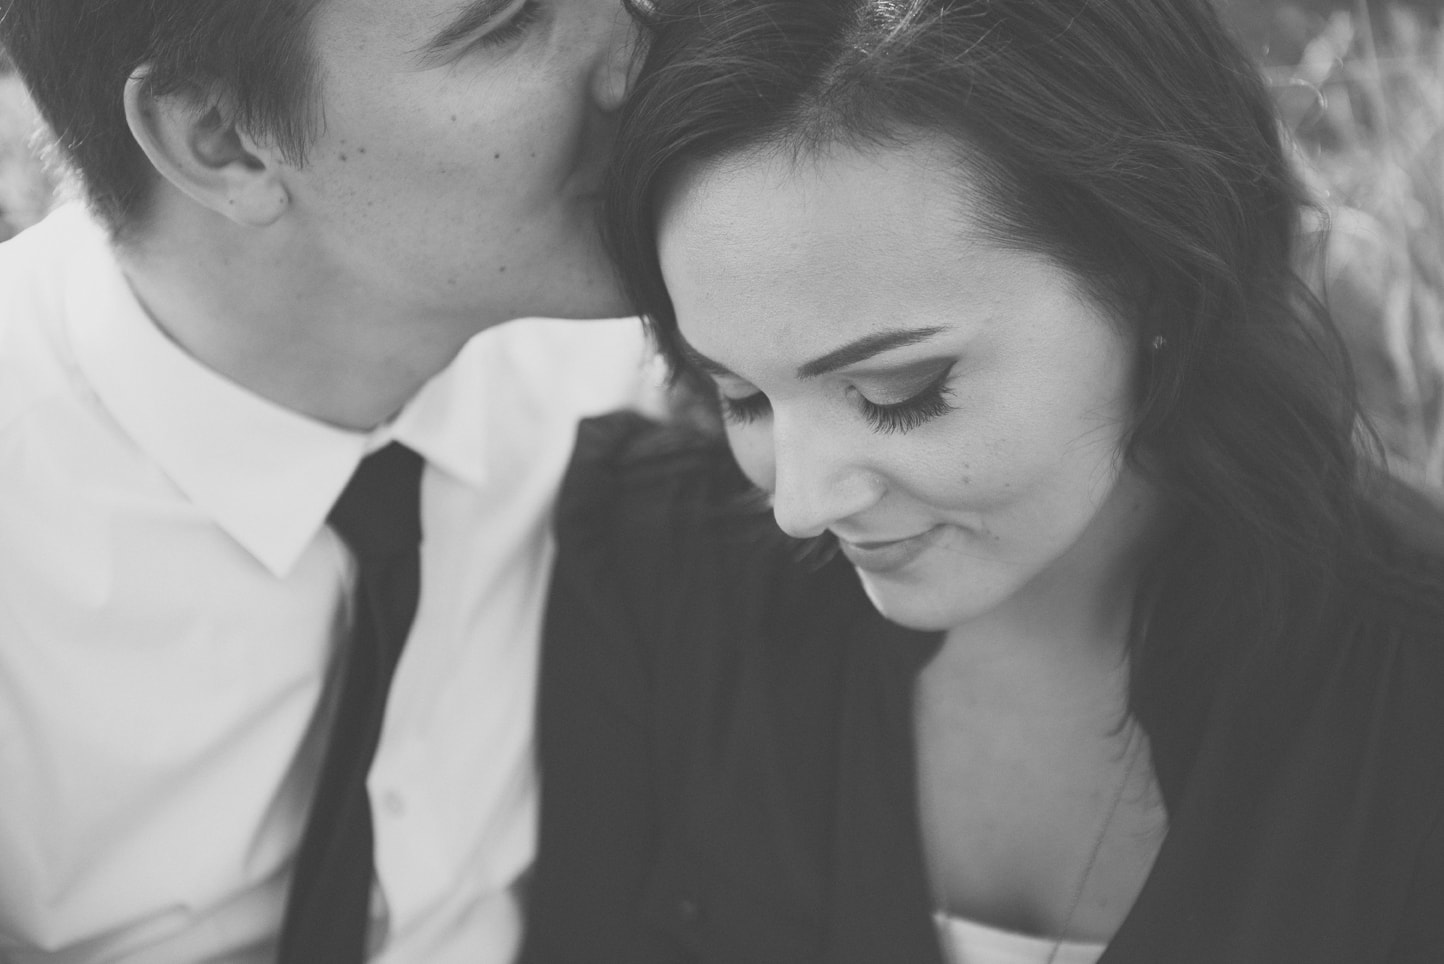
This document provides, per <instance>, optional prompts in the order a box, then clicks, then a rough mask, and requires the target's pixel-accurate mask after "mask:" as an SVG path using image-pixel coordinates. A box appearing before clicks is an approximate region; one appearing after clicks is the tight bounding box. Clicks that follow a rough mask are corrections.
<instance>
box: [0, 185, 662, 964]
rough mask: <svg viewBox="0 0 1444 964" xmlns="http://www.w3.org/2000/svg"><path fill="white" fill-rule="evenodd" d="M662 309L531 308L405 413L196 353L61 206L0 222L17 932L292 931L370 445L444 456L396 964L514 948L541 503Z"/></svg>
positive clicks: (70, 940)
mask: <svg viewBox="0 0 1444 964" xmlns="http://www.w3.org/2000/svg"><path fill="white" fill-rule="evenodd" d="M645 357H646V350H645V346H644V343H643V339H642V336H641V331H640V326H639V325H638V324H637V322H636V321H635V320H624V321H608V322H553V321H520V322H512V323H509V324H507V325H503V326H500V327H499V328H496V329H493V330H491V331H488V332H486V333H484V334H482V335H480V336H478V337H477V338H476V339H475V340H473V341H472V342H471V343H470V344H469V345H468V346H467V347H466V348H465V350H464V351H463V352H462V353H461V354H460V355H459V356H458V357H457V359H456V361H455V362H454V363H453V364H452V365H451V366H450V367H449V368H448V369H447V370H446V371H444V372H442V373H441V374H440V375H438V376H437V377H436V378H434V379H433V380H432V381H431V382H429V383H428V384H427V385H426V386H425V387H424V388H423V389H422V391H421V392H420V393H419V394H418V395H417V396H416V398H415V399H414V400H413V401H412V402H411V403H410V404H409V405H408V406H407V407H406V408H405V409H404V410H403V411H402V412H401V413H400V414H399V415H398V417H397V418H396V419H395V420H394V421H393V422H391V423H390V424H389V425H388V426H387V427H386V428H384V429H383V430H378V431H377V432H372V433H353V432H347V431H342V430H339V429H336V428H334V427H330V426H327V425H324V424H321V423H318V422H315V421H312V420H310V419H307V418H305V417H302V416H300V415H297V414H296V413H294V412H291V411H289V410H286V409H283V408H280V407H278V406H276V405H273V404H271V403H270V402H267V401H266V400H264V399H262V398H260V397H258V396H256V395H254V394H252V393H250V392H248V391H246V390H245V389H243V388H241V387H239V386H237V385H235V384H234V383H231V382H229V381H227V380H225V379H223V378H221V377H220V376H218V375H217V374H215V373H214V372H213V371H211V370H210V369H208V368H206V367H204V366H203V365H201V364H199V363H198V362H196V361H195V360H194V359H192V358H191V357H190V356H189V355H187V354H186V353H185V352H183V351H182V350H180V349H179V348H178V347H177V346H176V345H175V344H174V343H172V342H171V341H170V340H169V339H167V338H166V337H165V336H164V335H163V334H162V333H161V332H160V331H159V330H158V329H157V328H156V327H155V326H154V325H153V324H152V322H151V321H150V320H149V318H148V317H147V316H146V314H145V313H144V311H143V310H142V308H141V307H140V305H139V304H138V303H137V302H136V300H135V298H134V297H133V295H132V294H131V292H130V290H129V288H128V286H127V284H126V282H125V279H124V277H123V276H122V275H121V273H120V271H119V269H118V267H117V266H116V264H115V261H114V259H113V257H112V255H111V252H110V250H109V248H108V246H107V244H106V242H105V239H104V237H103V234H102V233H101V231H100V229H99V228H98V227H97V226H95V225H94V224H93V223H92V222H91V221H90V220H89V219H88V218H87V217H86V216H85V215H84V213H83V212H81V211H79V210H78V209H73V208H72V209H65V210H62V211H60V212H58V213H57V214H56V215H53V216H52V217H51V218H50V219H48V220H47V221H46V222H44V223H42V224H40V225H38V226H36V227H35V228H32V229H31V230H30V231H28V232H26V233H24V234H22V235H20V236H19V237H18V238H16V239H15V240H13V241H10V242H8V243H7V244H5V245H4V246H0V961H4V962H7V964H29V962H36V961H45V962H66V964H69V962H75V964H80V962H106V964H169V962H176V964H197V962H222V961H224V962H252V961H268V960H271V959H272V958H273V957H274V941H275V934H276V931H277V929H278V927H279V923H280V919H281V914H282V910H283V907H284V902H285V895H286V886H287V882H288V879H289V874H290V865H291V859H292V855H293V852H294V849H295V846H296V844H297V841H298V838H299V836H300V832H301V827H302V823H303V820H304V816H305V809H306V806H307V802H308V800H309V798H310V794H311V791H312V789H313V784H314V780H315V777H316V770H317V766H318V763H319V759H320V755H321V753H322V750H323V743H324V738H325V724H326V712H325V710H326V707H324V706H320V705H319V704H320V702H321V701H320V699H319V697H320V694H321V693H322V690H323V685H324V683H325V680H326V677H327V674H328V672H329V671H330V670H331V667H332V660H331V654H332V651H333V648H334V647H335V645H336V643H337V642H338V640H341V639H343V638H344V637H345V633H346V626H347V621H348V618H349V614H348V598H349V593H348V587H349V585H350V581H351V579H352V577H353V574H354V573H353V564H352V562H351V559H350V557H349V555H348V553H347V552H346V550H345V548H344V547H343V545H342V544H341V542H340V541H339V539H338V538H337V537H336V536H335V535H334V534H333V533H332V532H331V531H330V530H329V529H328V528H326V526H325V518H326V514H327V512H328V511H329V510H330V507H331V505H332V503H333V502H334V501H335V499H336V497H337V496H338V495H339V494H340V492H341V490H342V488H343V487H344V486H345V484H346V482H347V480H348V479H349V478H350V476H351V473H352V472H353V470H354V469H355V468H356V465H357V463H358V462H359V460H360V459H361V457H362V456H363V455H364V454H365V453H366V452H368V451H370V450H373V449H375V448H377V447H379V446H381V445H383V444H385V443H386V442H387V441H389V440H391V439H393V438H394V439H397V440H399V441H401V442H404V443H405V444H407V445H409V446H410V447H411V448H413V449H415V450H416V451H417V452H419V453H420V454H421V455H422V456H423V457H424V458H425V459H426V470H425V474H424V476H423V482H422V526H423V532H424V544H423V547H422V587H421V599H420V604H419V607H418V610H417V615H416V619H415V622H414V624H413V627H412V630H411V635H410V638H409V641H408V643H407V647H406V650H405V652H404V653H403V655H402V658H401V663H400V666H399V667H398V670H397V674H396V678H395V681H394V683H393V685H392V688H391V697H390V701H389V704H388V708H387V714H386V721H385V726H384V730H383V734H382V737H381V744H380V748H379V750H378V752H377V755H376V759H375V763H374V765H373V767H372V770H371V776H370V781H369V788H370V794H371V801H372V807H373V813H374V817H375V832H376V868H377V877H378V886H377V888H376V892H375V895H374V900H373V911H374V919H375V925H374V926H373V928H372V930H373V934H372V939H373V948H375V950H376V959H377V960H379V961H382V962H385V964H453V962H455V964H462V962H466V964H499V962H506V961H509V960H511V959H512V957H513V956H514V954H515V951H516V948H517V945H518V941H519V934H520V928H521V918H520V912H519V906H518V894H517V892H516V891H517V884H518V880H519V878H520V877H521V876H522V875H523V874H524V873H525V871H526V869H527V867H528V865H529V864H530V862H531V860H532V853H533V836H534V827H535V804H536V799H535V798H536V780H535V776H534V773H533V766H532V757H531V740H532V707H533V689H534V684H535V680H536V657H537V645H538V638H539V630H540V621H541V613H542V605H543V599H544V596H545V592H546V588H547V581H548V575H549V569H550V564H551V558H552V545H551V541H550V535H549V526H548V515H549V511H550V509H551V506H552V503H553V499H554V497H555V493H556V489H557V486H558V484H559V481H560V476H561V473H562V471H563V470H564V468H565V465H566V463H567V459H568V456H569V454H570V451H571V445H572V439H573V431H574V427H575V423H576V421H577V419H578V418H579V417H582V416H584V415H587V414H593V413H599V412H602V411H607V410H610V409H613V408H617V407H621V406H624V405H627V404H631V403H633V402H635V401H637V400H638V398H639V397H640V395H642V394H643V393H645V392H646V391H647V387H646V386H647V382H648V375H647V374H646V368H645V364H644V360H645Z"/></svg>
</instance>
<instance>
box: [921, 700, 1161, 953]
mask: <svg viewBox="0 0 1444 964" xmlns="http://www.w3.org/2000/svg"><path fill="white" fill-rule="evenodd" d="M1137 732H1138V722H1137V721H1136V720H1134V719H1133V718H1132V717H1131V716H1130V717H1129V718H1128V738H1127V739H1126V740H1125V741H1124V743H1123V754H1124V756H1125V757H1127V760H1128V763H1127V765H1125V766H1124V768H1123V776H1122V777H1120V778H1119V780H1118V786H1117V788H1116V789H1115V790H1114V791H1113V799H1112V801H1111V802H1110V803H1109V804H1108V810H1107V812H1106V813H1104V815H1103V822H1102V823H1101V824H1100V825H1099V827H1098V832H1097V834H1095V835H1094V837H1093V845H1092V847H1090V848H1089V850H1088V859H1087V861H1085V862H1084V864H1083V872H1082V873H1081V874H1079V875H1078V883H1077V884H1076V885H1075V886H1074V887H1073V896H1072V898H1071V899H1070V900H1069V901H1068V911H1067V913H1066V914H1064V915H1063V925H1062V927H1060V928H1059V930H1058V938H1057V940H1055V941H1054V942H1053V947H1052V948H1051V949H1050V950H1049V951H1048V960H1047V962H1046V964H1054V961H1056V960H1057V958H1058V954H1059V952H1060V951H1062V950H1063V944H1064V943H1065V942H1066V941H1067V938H1068V928H1069V926H1070V925H1072V923H1073V915H1074V914H1076V913H1077V912H1078V905H1079V904H1080V903H1082V901H1083V892H1084V891H1085V890H1086V889H1087V887H1088V878H1089V877H1091V876H1092V875H1093V865H1094V864H1096V863H1097V862H1098V856H1099V854H1101V853H1102V852H1103V841H1105V840H1107V839H1108V828H1109V827H1110V826H1112V824H1113V817H1114V816H1115V815H1116V814H1117V812H1118V807H1119V805H1120V804H1121V803H1122V802H1123V794H1124V792H1125V791H1126V790H1127V789H1128V778H1129V777H1131V776H1132V775H1133V763H1134V761H1135V760H1136V759H1137V758H1138V754H1137V753H1136V752H1134V749H1133V738H1134V736H1135V735H1137ZM919 804H920V805H921V799H920V800H919ZM928 862H929V863H931V862H932V861H931V858H929V861H928ZM933 877H934V879H935V880H936V881H937V887H938V890H939V891H940V893H938V894H937V895H936V896H937V897H940V898H941V901H940V903H941V905H942V915H943V918H944V919H945V920H946V918H947V916H948V908H949V907H951V906H952V899H951V895H949V894H948V881H947V877H946V875H944V874H943V873H941V872H940V869H939V868H936V867H935V868H934V873H933ZM939 937H940V940H939V941H938V943H939V944H940V945H941V946H942V950H943V956H944V957H945V958H947V962H948V964H961V962H959V961H958V960H957V958H956V956H955V954H954V949H953V942H952V937H951V935H950V934H948V933H946V932H944V933H943V934H941V935H939Z"/></svg>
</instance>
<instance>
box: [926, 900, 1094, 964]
mask: <svg viewBox="0 0 1444 964" xmlns="http://www.w3.org/2000/svg"><path fill="white" fill-rule="evenodd" d="M933 919H934V921H936V922H937V925H938V940H940V941H942V943H943V946H944V947H945V948H947V949H949V950H950V952H951V953H944V954H943V959H944V960H946V961H948V962H949V964H1098V958H1100V957H1102V956H1103V951H1104V949H1105V948H1106V947H1107V945H1106V944H1093V943H1084V942H1082V941H1064V942H1063V943H1061V944H1059V943H1058V942H1057V941H1055V940H1052V939H1051V938H1044V937H1033V936H1030V935H1028V934H1017V933H1014V932H1013V931H1005V930H999V929H998V928H996V927H988V926H986V925H984V924H977V923H974V922H973V921H970V920H967V919H965V918H962V917H949V916H947V915H946V914H943V913H942V912H938V913H936V914H934V915H933ZM1055 946H1056V947H1057V952H1056V953H1054V947H1055ZM1050 955H1051V956H1050Z"/></svg>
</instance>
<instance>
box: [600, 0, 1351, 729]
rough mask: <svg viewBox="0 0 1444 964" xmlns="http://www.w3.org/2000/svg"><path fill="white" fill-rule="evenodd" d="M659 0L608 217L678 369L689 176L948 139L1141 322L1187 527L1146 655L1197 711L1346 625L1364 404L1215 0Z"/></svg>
mask: <svg viewBox="0 0 1444 964" xmlns="http://www.w3.org/2000/svg"><path fill="white" fill-rule="evenodd" d="M638 13H639V15H640V16H642V18H643V19H644V20H645V21H646V23H647V26H648V33H649V40H650V45H649V47H648V48H647V51H646V54H645V61H644V63H643V65H642V68H641V72H640V77H639V80H638V83H637V86H636V89H635V92H634V94H633V95H632V97H631V100H630V103H629V104H628V106H627V108H626V110H625V113H624V118H623V123H622V131H621V135H620V138H619V147H618V149H617V152H616V154H615V159H614V164H613V167H612V172H611V182H610V183H611V190H610V196H609V198H608V231H609V238H610V242H611V245H612V248H613V251H614V254H615V257H616V260H617V262H618V264H619V266H620V271H621V273H622V276H623V280H624V283H625V284H626V286H627V287H628V289H629V290H630V292H631V294H632V296H633V297H634V298H635V300H636V303H637V304H638V305H639V306H640V309H641V311H642V312H643V314H644V315H645V317H646V318H647V319H648V321H649V323H650V325H651V328H652V330H653V332H654V335H655V338H656V340H657V342H658V343H659V345H660V347H661V348H662V350H663V351H664V353H666V354H667V355H668V356H670V359H671V360H672V361H673V363H674V365H676V366H678V367H679V368H680V367H681V366H682V359H681V355H680V353H679V352H678V350H677V329H676V317H675V315H674V313H673V309H672V304H671V301H670V299H669V298H668V294H667V290H666V287H665V285H664V284H663V280H662V275H661V272H660V268H659V266H658V260H657V246H656V236H655V226H656V223H657V214H658V208H659V205H660V204H662V203H664V202H665V200H666V197H667V192H668V190H669V188H670V186H671V185H672V184H673V183H674V182H675V181H676V179H677V177H678V175H679V173H681V172H683V171H684V170H686V169H687V168H688V167H689V166H691V165H695V164H697V163H699V162H705V161H708V160H714V159H717V158H721V157H723V156H726V155H729V154H733V153H736V152H739V151H745V150H750V149H763V150H778V151H789V152H793V153H794V154H802V155H805V154H806V153H807V152H809V151H814V150H818V149H825V148H826V147H828V146H829V145H839V144H840V145H851V146H866V145H868V144H879V145H888V144H903V143H906V142H907V141H908V140H910V139H912V138H916V137H918V136H919V135H924V136H928V137H934V138H935V137H939V136H941V137H944V138H947V139H950V140H951V141H952V142H953V143H954V144H956V145H957V157H958V171H959V176H960V178H967V179H969V180H970V181H971V183H973V184H974V185H976V186H980V187H981V189H982V190H981V194H982V195H983V196H984V197H985V198H986V201H985V204H986V205H987V210H986V212H985V221H986V225H987V228H988V229H989V230H990V232H991V236H992V239H993V240H995V241H997V242H999V243H1001V244H1005V245H1011V246H1014V247H1016V248H1019V249H1026V250H1029V251H1034V252H1039V253H1043V254H1045V255H1047V256H1049V257H1050V258H1052V259H1053V260H1055V261H1056V262H1057V263H1058V264H1060V265H1061V266H1063V267H1065V268H1066V269H1068V270H1069V271H1071V272H1072V274H1073V275H1074V276H1075V277H1076V278H1077V279H1078V280H1079V282H1080V283H1081V284H1082V285H1083V286H1084V288H1085V289H1087V290H1088V292H1089V293H1090V294H1092V295H1093V296H1094V297H1095V298H1097V299H1098V300H1099V302H1100V303H1102V304H1104V305H1105V306H1106V307H1108V308H1109V309H1110V310H1111V311H1112V312H1113V314H1114V315H1115V316H1116V317H1118V318H1119V319H1120V320H1121V321H1122V322H1123V323H1125V324H1127V325H1129V326H1131V330H1132V331H1133V333H1134V336H1135V345H1136V350H1137V352H1138V357H1139V371H1140V378H1139V384H1138V389H1137V409H1136V411H1137V420H1136V423H1135V424H1134V425H1133V427H1132V429H1131V431H1130V432H1129V434H1128V436H1127V449H1126V454H1127V457H1128V458H1129V459H1130V460H1132V462H1133V463H1134V464H1135V465H1137V466H1138V467H1139V468H1141V469H1142V470H1143V471H1144V472H1146V473H1147V474H1148V476H1149V477H1150V478H1151V479H1153V480H1154V481H1155V483H1156V484H1157V485H1158V487H1159V488H1160V490H1161V491H1162V492H1163V493H1164V494H1165V497H1166V498H1167V499H1168V500H1169V502H1170V503H1171V504H1172V505H1173V506H1174V507H1175V509H1176V518H1177V520H1178V524H1177V529H1176V531H1175V532H1174V533H1173V534H1172V537H1171V538H1170V539H1168V540H1167V545H1166V547H1165V548H1164V549H1163V550H1162V551H1161V552H1160V554H1159V558H1158V560H1157V564H1156V565H1151V566H1149V567H1148V569H1147V573H1146V576H1145V580H1144V585H1143V587H1142V591H1141V593H1140V610H1139V618H1138V619H1137V620H1136V621H1135V626H1136V630H1135V639H1134V650H1133V656H1134V659H1135V670H1136V671H1137V670H1139V669H1141V670H1142V671H1143V674H1144V675H1147V674H1148V673H1149V672H1151V671H1153V667H1155V666H1156V667H1157V670H1156V672H1157V673H1158V674H1160V675H1159V678H1160V680H1161V679H1163V678H1164V677H1167V678H1168V679H1170V680H1172V681H1173V683H1172V684H1170V685H1166V686H1162V688H1161V689H1162V690H1163V691H1167V693H1168V699H1169V700H1170V701H1172V702H1171V706H1170V712H1174V713H1175V714H1182V715H1183V716H1185V717H1186V716H1188V715H1189V713H1190V712H1192V711H1197V712H1202V701H1201V699H1200V701H1199V703H1198V705H1197V706H1195V707H1189V706H1188V705H1185V704H1187V703H1188V702H1189V694H1190V693H1192V692H1197V693H1200V694H1202V693H1204V692H1206V691H1207V690H1208V688H1209V687H1208V686H1207V681H1208V679H1209V677H1210V676H1211V675H1212V673H1213V672H1214V671H1215V670H1216V668H1217V667H1218V666H1219V665H1221V664H1222V663H1233V662H1235V661H1233V660H1231V659H1227V658H1225V657H1224V655H1223V654H1225V653H1231V652H1237V650H1236V649H1235V647H1236V646H1245V647H1246V650H1245V651H1244V653H1243V655H1244V656H1245V657H1246V658H1249V659H1254V658H1258V659H1284V660H1289V661H1292V660H1293V658H1294V657H1295V655H1296V654H1294V653H1290V652H1287V651H1286V650H1288V649H1290V641H1292V640H1302V639H1305V638H1308V637H1309V635H1310V633H1312V632H1313V631H1315V630H1322V629H1324V628H1325V627H1326V626H1327V624H1328V622H1329V621H1330V620H1331V618H1332V616H1331V613H1332V612H1333V605H1334V601H1335V599H1336V598H1338V597H1337V594H1338V590H1339V587H1340V584H1341V580H1342V579H1344V578H1345V572H1346V569H1347V565H1348V560H1349V559H1350V558H1352V557H1353V556H1355V555H1356V554H1357V553H1358V552H1359V551H1360V550H1361V548H1362V546H1363V535H1362V532H1363V529H1362V527H1361V521H1360V520H1361V512H1360V507H1361V502H1360V498H1359V495H1358V493H1359V492H1360V472H1361V464H1362V463H1361V460H1360V459H1359V458H1358V456H1357V454H1356V453H1357V437H1356V433H1357V431H1358V427H1359V425H1360V424H1361V422H1360V420H1359V416H1358V411H1357V407H1356V402H1355V398H1354V392H1353V383H1352V376H1351V374H1350V370H1349V365H1348V362H1347V357H1346V355H1345V353H1344V349H1343V347H1342V343H1341V341H1340V339H1339V337H1338V335H1337V333H1336V331H1335V329H1334V327H1333V325H1332V324H1331V322H1330V321H1329V319H1328V318H1327V315H1326V313H1325V312H1324V311H1323V310H1322V309H1321V307H1320V306H1319V305H1318V303H1317V302H1316V301H1315V300H1314V299H1313V298H1312V297H1311V296H1310V295H1309V294H1308V292H1307V290H1306V289H1305V287H1304V285H1303V284H1302V283H1301V282H1300V280H1299V277H1298V274H1297V271H1296V268H1297V263H1298V257H1297V256H1298V251H1297V250H1296V248H1297V245H1298V243H1299V242H1298V239H1299V237H1300V218H1301V213H1302V212H1303V211H1304V210H1305V208H1306V198H1305V196H1304V193H1303V191H1302V189H1301V187H1300V185H1299V183H1298V181H1297V180H1296V178H1295V176H1294V174H1293V172H1292V170H1291V168H1290V165H1289V163H1288V160H1287V157H1286V154H1285V151H1284V149H1283V147H1282V145H1281V143H1280V136H1279V131H1278V128H1277V125H1276V121H1275V117H1274V113H1273V105H1272V102H1271V101H1270V99H1269V96H1268V93H1267V91H1266V89H1265V88H1264V86H1263V83H1262V81H1261V79H1260V77H1259V74H1258V72H1257V70H1256V68H1255V66H1254V65H1253V63H1252V62H1251V61H1250V60H1249V59H1248V58H1247V57H1246V56H1245V55H1244V54H1243V53H1242V52H1241V50H1240V48H1239V47H1238V45H1237V44H1236V43H1235V42H1234V40H1233V38H1232V37H1231V36H1230V35H1229V34H1228V31H1227V30H1226V28H1225V27H1224V26H1223V24H1222V23H1221V22H1220V20H1219V18H1218V16H1217V13H1216V12H1215V10H1214V9H1213V8H1212V6H1211V5H1210V3H1209V2H1208V0H1166V2H1160V0H1106V2H1104V0H660V2H659V3H658V4H657V5H655V6H650V7H648V8H646V9H645V10H641V11H638ZM1139 678H1140V677H1139V675H1138V673H1137V672H1136V673H1135V684H1136V683H1137V680H1138V679H1139ZM1174 684H1176V685H1174ZM1192 684H1197V685H1196V686H1195V685H1192ZM1154 689H1158V687H1154ZM1138 693H1139V690H1138V687H1137V685H1135V699H1137V698H1138ZM1141 709H1146V708H1141Z"/></svg>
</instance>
